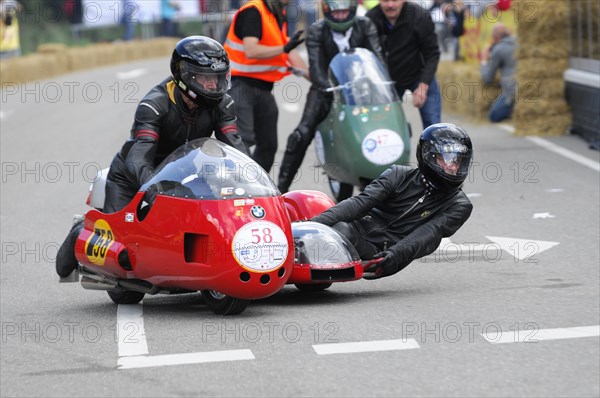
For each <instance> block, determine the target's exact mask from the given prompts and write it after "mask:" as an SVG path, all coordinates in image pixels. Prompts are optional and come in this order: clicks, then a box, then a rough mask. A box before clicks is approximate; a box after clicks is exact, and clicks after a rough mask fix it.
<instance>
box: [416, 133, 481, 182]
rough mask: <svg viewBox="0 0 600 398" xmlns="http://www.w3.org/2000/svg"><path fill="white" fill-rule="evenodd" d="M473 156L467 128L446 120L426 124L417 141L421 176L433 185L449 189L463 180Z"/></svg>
mask: <svg viewBox="0 0 600 398" xmlns="http://www.w3.org/2000/svg"><path fill="white" fill-rule="evenodd" d="M472 160H473V145H472V144H471V138H469V135H468V134H467V132H466V131H465V130H464V129H462V128H461V127H458V126H455V125H454V124H449V123H438V124H433V125H431V126H429V127H427V128H426V129H425V130H424V131H423V133H422V134H421V138H420V139H419V145H417V161H418V162H419V169H420V170H421V171H422V172H423V174H424V175H425V178H427V180H428V181H429V182H430V183H431V184H433V185H434V186H435V187H436V188H438V189H441V190H444V191H452V190H456V189H458V188H460V186H461V185H462V184H463V182H464V181H465V179H466V178H467V175H468V174H469V169H470V168H471V162H472Z"/></svg>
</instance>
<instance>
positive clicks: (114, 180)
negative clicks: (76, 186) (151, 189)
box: [102, 154, 140, 213]
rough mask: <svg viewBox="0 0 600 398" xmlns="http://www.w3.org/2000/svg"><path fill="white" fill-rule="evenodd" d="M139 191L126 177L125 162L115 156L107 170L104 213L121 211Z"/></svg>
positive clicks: (118, 155) (119, 156) (118, 156)
mask: <svg viewBox="0 0 600 398" xmlns="http://www.w3.org/2000/svg"><path fill="white" fill-rule="evenodd" d="M139 189H140V187H139V186H137V184H135V183H133V182H132V181H131V179H129V177H128V176H127V171H126V169H125V162H124V161H123V158H122V157H121V155H120V154H117V155H116V156H115V157H114V158H113V161H112V163H111V164H110V169H109V170H108V176H107V178H106V188H105V194H106V197H105V199H104V208H103V210H102V211H103V212H104V213H114V212H116V211H118V210H121V209H123V208H124V207H125V206H127V204H128V203H129V202H131V199H133V197H134V196H135V194H136V193H137V191H138V190H139Z"/></svg>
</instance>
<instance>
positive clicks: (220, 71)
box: [56, 36, 247, 277]
mask: <svg viewBox="0 0 600 398" xmlns="http://www.w3.org/2000/svg"><path fill="white" fill-rule="evenodd" d="M171 74H172V75H171V76H170V77H168V78H167V79H165V80H163V81H162V82H161V83H159V84H158V85H157V86H155V87H154V88H153V89H152V90H150V92H149V93H148V94H146V96H145V97H144V98H143V99H142V100H141V101H140V103H139V104H138V107H137V109H136V112H135V118H134V122H133V127H132V128H131V135H130V137H129V139H127V141H126V142H125V144H124V145H123V147H122V148H121V150H120V151H119V152H118V153H117V154H116V155H115V157H114V158H113V161H112V163H111V165H110V169H109V172H108V177H107V181H106V199H105V202H104V208H103V211H104V212H105V213H113V212H116V211H118V210H121V209H122V208H124V207H125V206H126V205H127V204H128V203H129V202H130V201H131V199H133V197H134V196H135V194H136V193H137V191H138V190H139V189H140V187H141V186H142V185H143V184H144V183H145V182H146V181H148V180H149V179H150V177H151V176H152V173H153V171H154V168H155V167H156V166H158V165H159V164H160V163H161V162H162V161H163V160H164V159H165V158H166V157H167V156H168V155H169V154H170V153H171V152H173V151H174V150H175V149H177V148H178V147H179V146H181V145H183V144H184V143H186V142H188V141H191V140H194V139H197V138H202V137H211V136H212V135H213V133H214V134H215V137H216V138H217V139H218V140H220V141H222V142H224V143H226V144H229V145H231V146H233V147H234V148H236V149H238V150H240V151H242V152H243V153H247V151H246V148H245V146H244V144H243V143H242V140H241V138H240V136H239V134H238V130H237V125H236V117H235V109H234V108H235V107H234V101H233V99H232V98H231V97H230V96H229V95H228V94H227V91H228V90H229V87H230V82H231V74H230V72H229V57H228V56H227V53H226V52H225V50H224V49H223V46H222V45H221V44H220V43H219V42H217V41H215V40H213V39H211V38H208V37H205V36H190V37H187V38H185V39H182V40H181V41H179V42H178V43H177V45H176V47H175V50H174V51H173V55H172V57H171ZM82 228H83V220H81V221H79V222H77V223H75V224H74V225H73V227H72V228H71V231H70V232H69V234H68V236H67V238H66V239H65V241H64V242H63V244H62V246H61V247H60V249H59V251H58V253H57V256H56V272H57V273H58V275H59V276H61V277H67V276H68V275H69V274H71V272H73V270H75V268H76V267H77V259H76V258H75V253H74V248H75V241H76V239H77V236H78V235H79V232H80V231H81V229H82Z"/></svg>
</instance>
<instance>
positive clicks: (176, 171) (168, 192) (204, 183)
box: [141, 138, 278, 200]
mask: <svg viewBox="0 0 600 398" xmlns="http://www.w3.org/2000/svg"><path fill="white" fill-rule="evenodd" d="M149 188H151V190H153V191H156V193H158V194H159V195H165V196H174V197H179V198H188V199H201V200H211V199H235V198H249V197H269V196H275V195H277V194H278V190H277V187H276V186H275V184H274V183H273V181H272V180H271V179H270V178H269V176H268V174H267V173H266V172H265V170H264V169H263V168H262V167H260V166H259V165H258V164H257V163H256V162H255V161H254V160H252V159H250V158H249V157H248V156H246V155H245V154H243V153H242V152H240V151H238V150H237V149H235V148H233V147H231V146H229V145H226V144H224V143H222V142H220V141H217V140H215V139H212V138H200V139H197V140H193V141H190V142H188V143H186V144H184V145H182V146H181V147H179V148H178V149H176V150H175V151H173V153H171V154H170V155H169V156H167V158H166V159H165V160H164V161H163V162H162V163H161V164H160V165H159V166H158V168H157V169H156V171H155V173H154V176H153V177H152V178H151V179H150V180H149V181H148V182H147V183H145V184H144V185H143V186H142V188H141V190H142V191H146V190H148V189H149Z"/></svg>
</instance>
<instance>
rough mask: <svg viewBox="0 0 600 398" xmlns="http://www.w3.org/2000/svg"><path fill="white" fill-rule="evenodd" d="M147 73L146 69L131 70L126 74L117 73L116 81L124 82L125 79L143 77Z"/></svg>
mask: <svg viewBox="0 0 600 398" xmlns="http://www.w3.org/2000/svg"><path fill="white" fill-rule="evenodd" d="M146 73H148V71H147V70H146V69H143V68H141V69H133V70H130V71H127V72H118V73H117V79H119V80H126V79H135V78H137V77H140V76H144V75H145V74H146Z"/></svg>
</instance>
